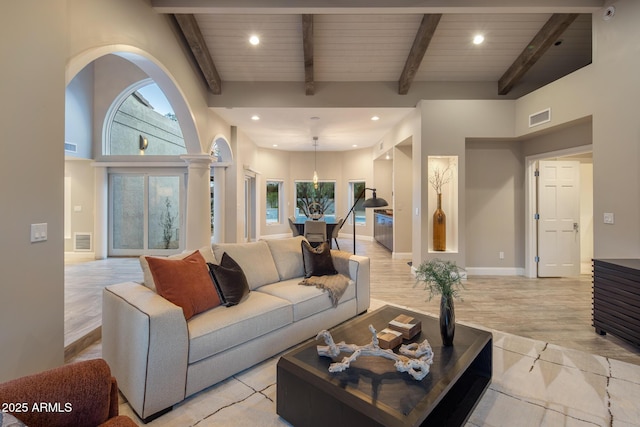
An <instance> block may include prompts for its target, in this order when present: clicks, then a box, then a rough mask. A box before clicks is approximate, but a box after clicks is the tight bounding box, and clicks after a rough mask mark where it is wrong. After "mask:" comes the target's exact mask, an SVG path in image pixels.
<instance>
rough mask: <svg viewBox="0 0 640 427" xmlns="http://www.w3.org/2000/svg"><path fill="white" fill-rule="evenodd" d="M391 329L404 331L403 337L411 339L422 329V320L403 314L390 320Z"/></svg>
mask: <svg viewBox="0 0 640 427" xmlns="http://www.w3.org/2000/svg"><path fill="white" fill-rule="evenodd" d="M389 329H393V330H394V331H398V332H402V338H404V339H406V340H410V339H411V338H413V337H415V336H416V335H418V334H419V333H420V331H422V322H421V321H420V320H418V319H416V318H414V317H411V316H407V315H404V314H401V315H399V316H398V317H396V318H395V319H393V320H392V321H391V322H389Z"/></svg>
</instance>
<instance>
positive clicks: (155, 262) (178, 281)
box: [147, 251, 220, 320]
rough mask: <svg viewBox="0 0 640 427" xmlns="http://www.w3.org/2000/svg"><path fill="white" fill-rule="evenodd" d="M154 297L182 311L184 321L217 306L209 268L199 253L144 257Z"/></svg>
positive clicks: (217, 302)
mask: <svg viewBox="0 0 640 427" xmlns="http://www.w3.org/2000/svg"><path fill="white" fill-rule="evenodd" d="M147 262H148V263H149V269H150V270H151V274H152V275H153V280H154V282H155V284H156V289H157V291H158V294H159V295H160V296H162V297H163V298H165V299H167V300H169V301H171V302H172V303H174V304H175V305H178V306H180V307H181V308H182V312H183V313H184V318H185V319H187V320H189V319H190V318H191V317H193V315H194V314H198V313H201V312H203V311H206V310H209V309H210V308H213V307H217V306H219V305H220V298H219V297H218V293H217V292H216V289H215V286H214V285H213V281H212V280H211V276H210V275H209V268H208V267H207V263H206V262H205V260H204V258H203V257H202V255H201V254H200V252H198V251H195V252H193V253H192V254H191V255H189V256H187V257H186V258H184V259H165V258H152V257H148V258H147Z"/></svg>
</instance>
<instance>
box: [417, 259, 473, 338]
mask: <svg viewBox="0 0 640 427" xmlns="http://www.w3.org/2000/svg"><path fill="white" fill-rule="evenodd" d="M463 271H464V269H463V268H462V267H458V266H457V265H456V263H455V262H454V261H443V260H441V259H438V258H434V259H430V260H428V261H424V262H422V264H420V265H419V266H418V268H417V269H416V284H418V283H423V285H424V289H425V290H427V291H429V301H431V299H432V298H433V297H434V295H440V296H441V298H440V335H441V336H442V344H443V345H445V346H450V345H453V335H454V333H455V328H456V316H455V311H454V306H453V300H454V298H458V299H460V300H461V301H462V298H461V297H460V289H461V288H464V285H463V284H462V272H463Z"/></svg>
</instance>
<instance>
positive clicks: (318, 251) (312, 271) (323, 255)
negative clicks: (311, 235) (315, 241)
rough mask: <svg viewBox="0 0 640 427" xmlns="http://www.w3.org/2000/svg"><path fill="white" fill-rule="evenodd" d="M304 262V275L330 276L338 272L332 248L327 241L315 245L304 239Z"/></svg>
mask: <svg viewBox="0 0 640 427" xmlns="http://www.w3.org/2000/svg"><path fill="white" fill-rule="evenodd" d="M302 262H303V263H304V277H306V278H307V279H308V278H309V277H311V276H328V275H332V274H338V271H337V270H336V268H335V267H334V266H333V259H331V248H329V244H328V243H327V242H322V243H321V244H320V245H318V247H315V248H314V247H313V246H311V245H310V244H309V242H307V241H306V240H303V241H302Z"/></svg>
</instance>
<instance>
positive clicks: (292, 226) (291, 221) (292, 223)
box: [287, 215, 300, 237]
mask: <svg viewBox="0 0 640 427" xmlns="http://www.w3.org/2000/svg"><path fill="white" fill-rule="evenodd" d="M287 219H288V220H289V228H290V229H291V233H293V237H296V236H299V235H300V230H298V227H296V224H295V222H296V217H294V216H293V215H291V216H290V217H289V218H287Z"/></svg>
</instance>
